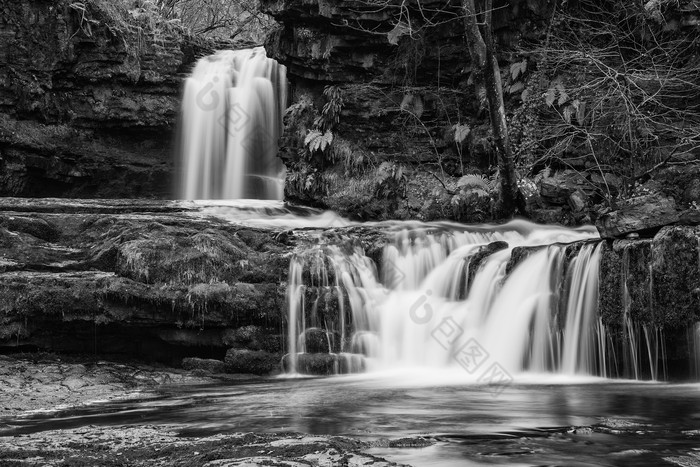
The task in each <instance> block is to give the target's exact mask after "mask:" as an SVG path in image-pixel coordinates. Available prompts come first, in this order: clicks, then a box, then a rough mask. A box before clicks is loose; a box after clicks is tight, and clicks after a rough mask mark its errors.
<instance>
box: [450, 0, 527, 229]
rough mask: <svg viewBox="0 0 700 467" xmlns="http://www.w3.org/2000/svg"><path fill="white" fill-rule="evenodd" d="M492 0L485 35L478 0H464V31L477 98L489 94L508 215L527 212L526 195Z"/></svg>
mask: <svg viewBox="0 0 700 467" xmlns="http://www.w3.org/2000/svg"><path fill="white" fill-rule="evenodd" d="M492 6H493V5H492V0H486V5H485V13H484V24H483V35H482V33H481V32H480V31H479V22H478V18H477V12H476V7H475V5H474V0H462V9H463V11H464V14H465V19H464V22H465V24H464V30H465V35H466V38H467V45H468V47H469V56H470V58H471V61H472V72H473V77H474V85H475V88H476V92H477V97H478V98H481V96H480V95H479V94H480V89H483V92H484V93H485V97H486V101H487V102H488V106H489V116H490V119H491V129H492V131H493V136H494V142H495V145H496V154H497V156H498V168H499V172H500V175H501V202H502V206H501V208H502V210H503V214H504V215H506V216H508V215H512V214H514V213H516V211H519V212H520V214H525V210H524V203H523V201H522V196H520V192H519V190H518V180H517V176H516V174H515V162H514V160H513V153H512V151H511V149H510V141H509V138H508V123H507V122H506V111H505V106H504V104H503V87H502V84H501V70H500V68H499V67H498V61H497V60H496V55H495V53H494V45H493V33H492V30H491V11H492Z"/></svg>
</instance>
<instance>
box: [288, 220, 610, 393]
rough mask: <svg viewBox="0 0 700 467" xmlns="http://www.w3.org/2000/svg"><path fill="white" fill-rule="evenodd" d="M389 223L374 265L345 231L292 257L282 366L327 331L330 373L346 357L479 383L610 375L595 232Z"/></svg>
mask: <svg viewBox="0 0 700 467" xmlns="http://www.w3.org/2000/svg"><path fill="white" fill-rule="evenodd" d="M389 230H392V231H393V233H390V235H391V236H392V240H391V241H390V242H388V244H387V245H386V246H384V248H383V253H382V255H381V260H380V261H379V263H378V264H375V262H374V261H372V260H371V259H370V258H368V257H367V256H366V254H365V252H364V250H363V248H362V246H361V245H360V244H359V242H358V241H357V240H353V239H349V238H348V239H345V241H344V242H343V241H340V242H339V241H338V240H337V239H336V240H332V241H331V240H328V241H326V240H324V239H323V238H319V239H318V241H317V242H316V244H315V246H314V247H313V248H312V249H310V250H306V251H303V252H299V253H298V254H297V255H296V256H295V257H294V258H293V259H292V262H291V266H290V284H289V290H290V292H289V295H288V299H289V304H288V305H289V310H290V312H289V328H290V332H289V342H288V350H289V354H288V355H287V357H286V358H287V359H288V361H289V362H290V363H288V364H287V365H286V369H287V371H288V372H294V371H295V370H297V369H298V368H300V367H299V364H300V362H305V361H307V360H309V359H319V358H321V357H320V356H319V355H318V353H314V351H311V350H309V349H308V348H305V345H304V342H305V341H306V340H308V339H311V338H312V333H318V332H322V333H325V336H328V339H329V344H328V345H327V346H326V347H325V348H326V349H327V350H326V351H325V355H324V357H323V358H325V359H326V360H327V365H326V366H325V367H324V368H326V369H327V372H328V373H333V372H338V371H339V372H344V371H343V368H345V369H346V370H348V368H350V367H349V366H348V365H347V364H344V363H343V362H345V361H347V360H348V359H349V358H351V357H352V358H353V359H355V360H354V361H356V360H357V359H361V360H362V365H359V366H360V367H362V368H365V369H367V370H370V371H373V370H374V371H386V370H389V369H401V368H403V369H412V368H443V369H449V370H451V371H455V372H461V374H462V375H463V376H467V377H471V378H474V379H475V380H482V379H483V378H485V377H487V376H488V375H489V374H494V372H496V373H498V374H500V375H516V374H521V373H524V372H532V373H557V374H563V375H598V376H607V374H608V373H607V372H608V370H607V367H608V363H607V359H608V355H607V352H606V349H607V335H606V332H605V328H604V327H603V325H602V323H601V320H600V317H599V316H598V309H597V306H598V265H599V262H600V254H601V253H600V250H601V244H600V243H599V242H597V241H596V238H597V235H596V234H595V231H593V230H592V229H577V230H567V229H564V228H544V229H543V228H541V227H534V226H533V225H532V224H527V223H525V222H522V221H520V222H513V223H510V224H507V225H506V226H504V227H501V228H493V229H490V230H488V229H475V230H473V231H469V230H468V228H467V227H464V226H462V228H461V229H460V228H457V227H455V226H450V227H445V226H444V225H440V226H435V225H423V226H417V227H411V228H393V229H389ZM572 242H577V243H575V244H572ZM518 247H530V248H526V249H523V248H518ZM516 257H517V258H518V260H517V261H516V260H515V258H516ZM302 288H303V289H304V293H300V292H299V290H300V289H302ZM330 291H332V293H331V292H330ZM323 336H324V335H322V336H321V338H323ZM331 341H332V342H333V344H331ZM355 366H356V367H357V366H358V365H355ZM348 371H352V370H348Z"/></svg>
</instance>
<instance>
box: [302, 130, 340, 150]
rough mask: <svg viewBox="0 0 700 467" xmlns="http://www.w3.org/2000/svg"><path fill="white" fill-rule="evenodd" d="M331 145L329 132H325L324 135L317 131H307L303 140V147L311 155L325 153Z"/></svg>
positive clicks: (331, 139) (331, 137) (331, 138)
mask: <svg viewBox="0 0 700 467" xmlns="http://www.w3.org/2000/svg"><path fill="white" fill-rule="evenodd" d="M332 143H333V133H332V132H331V131H330V130H327V131H326V132H325V133H321V132H320V131H319V130H309V132H308V133H307V135H306V138H304V146H306V148H307V149H308V151H309V152H310V153H311V154H313V153H315V152H316V151H321V152H325V151H326V149H327V148H329V147H330V145H331V144H332Z"/></svg>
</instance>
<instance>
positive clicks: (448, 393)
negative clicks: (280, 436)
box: [0, 376, 700, 465]
mask: <svg viewBox="0 0 700 467" xmlns="http://www.w3.org/2000/svg"><path fill="white" fill-rule="evenodd" d="M389 383H390V382H388V381H386V380H376V379H373V378H371V377H368V376H365V377H337V378H327V379H291V380H262V381H260V382H254V383H245V384H233V385H230V386H222V385H216V386H214V385H212V386H171V387H167V388H165V389H163V391H162V393H161V394H160V395H159V396H158V397H154V398H148V399H143V400H138V401H125V402H110V403H104V404H100V405H95V406H91V407H85V408H81V409H76V410H69V411H62V412H57V413H54V414H48V415H47V414H41V415H34V416H31V417H25V418H22V419H16V420H8V419H5V420H1V419H0V423H1V426H2V429H1V430H0V435H4V436H7V435H16V434H19V433H29V432H36V431H42V430H48V429H58V428H73V427H78V426H83V425H88V424H93V425H94V424H102V425H123V424H127V425H129V424H136V425H140V424H159V423H161V424H169V425H177V426H179V427H180V429H181V433H182V434H183V435H184V436H200V435H209V434H215V433H226V432H241V431H258V432H262V431H268V432H269V431H299V432H306V433H310V434H325V435H348V436H353V437H358V438H362V439H366V440H375V439H379V438H392V439H395V438H400V437H407V436H418V435H423V436H430V437H432V438H433V439H437V440H438V441H439V442H438V444H436V445H435V446H432V447H430V448H425V449H422V450H419V449H415V448H413V449H388V448H382V449H377V450H375V451H376V452H381V453H382V455H387V456H395V458H394V460H397V461H404V462H409V460H408V459H409V458H411V459H413V461H411V462H409V463H414V464H415V465H458V464H452V463H453V462H457V461H461V462H463V463H462V464H459V465H485V464H484V462H486V463H488V464H490V465H493V464H494V463H495V464H508V465H518V464H520V463H522V465H532V464H533V463H538V464H540V465H541V464H543V463H546V464H548V465H658V463H662V458H663V456H666V457H668V456H673V455H683V454H684V453H687V452H690V451H692V449H694V448H696V447H697V446H699V445H700V385H697V384H687V385H668V384H658V383H646V384H640V383H632V382H619V383H611V382H599V383H594V384H551V383H547V384H542V383H540V384H519V385H514V386H511V387H509V388H508V389H507V390H506V391H504V392H503V393H501V395H500V396H498V397H494V396H493V395H492V393H491V392H489V390H488V388H487V387H484V386H474V385H471V386H465V385H438V386H429V385H425V384H424V385H422V386H416V385H407V386H403V387H397V386H396V385H394V386H392V385H391V384H389ZM394 383H395V384H396V381H394ZM373 452H374V451H373ZM407 456H408V457H407ZM426 456H427V457H426ZM610 456H612V457H610ZM421 459H422V460H421ZM428 459H439V460H440V462H442V463H439V464H432V463H431V462H432V461H430V462H429V461H428ZM573 459H577V462H579V463H578V464H572V463H571V461H572V460H573ZM567 460H568V461H567ZM467 461H468V462H469V463H465V462H467Z"/></svg>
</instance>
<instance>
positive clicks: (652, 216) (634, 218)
mask: <svg viewBox="0 0 700 467" xmlns="http://www.w3.org/2000/svg"><path fill="white" fill-rule="evenodd" d="M679 220H680V214H679V213H678V211H677V210H676V202H675V200H674V199H673V198H671V197H667V196H664V195H662V194H659V193H652V194H646V195H641V196H637V197H634V198H630V199H627V200H624V201H621V202H619V203H618V205H617V206H616V209H615V210H614V211H611V212H608V213H604V214H602V215H601V216H599V217H598V220H597V221H596V227H597V228H598V232H600V236H601V237H603V238H615V237H623V236H625V235H627V234H630V233H633V232H636V233H640V234H648V233H650V232H652V233H653V232H655V231H658V230H659V229H660V228H661V227H663V226H665V225H669V224H673V223H675V222H678V221H679Z"/></svg>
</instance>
